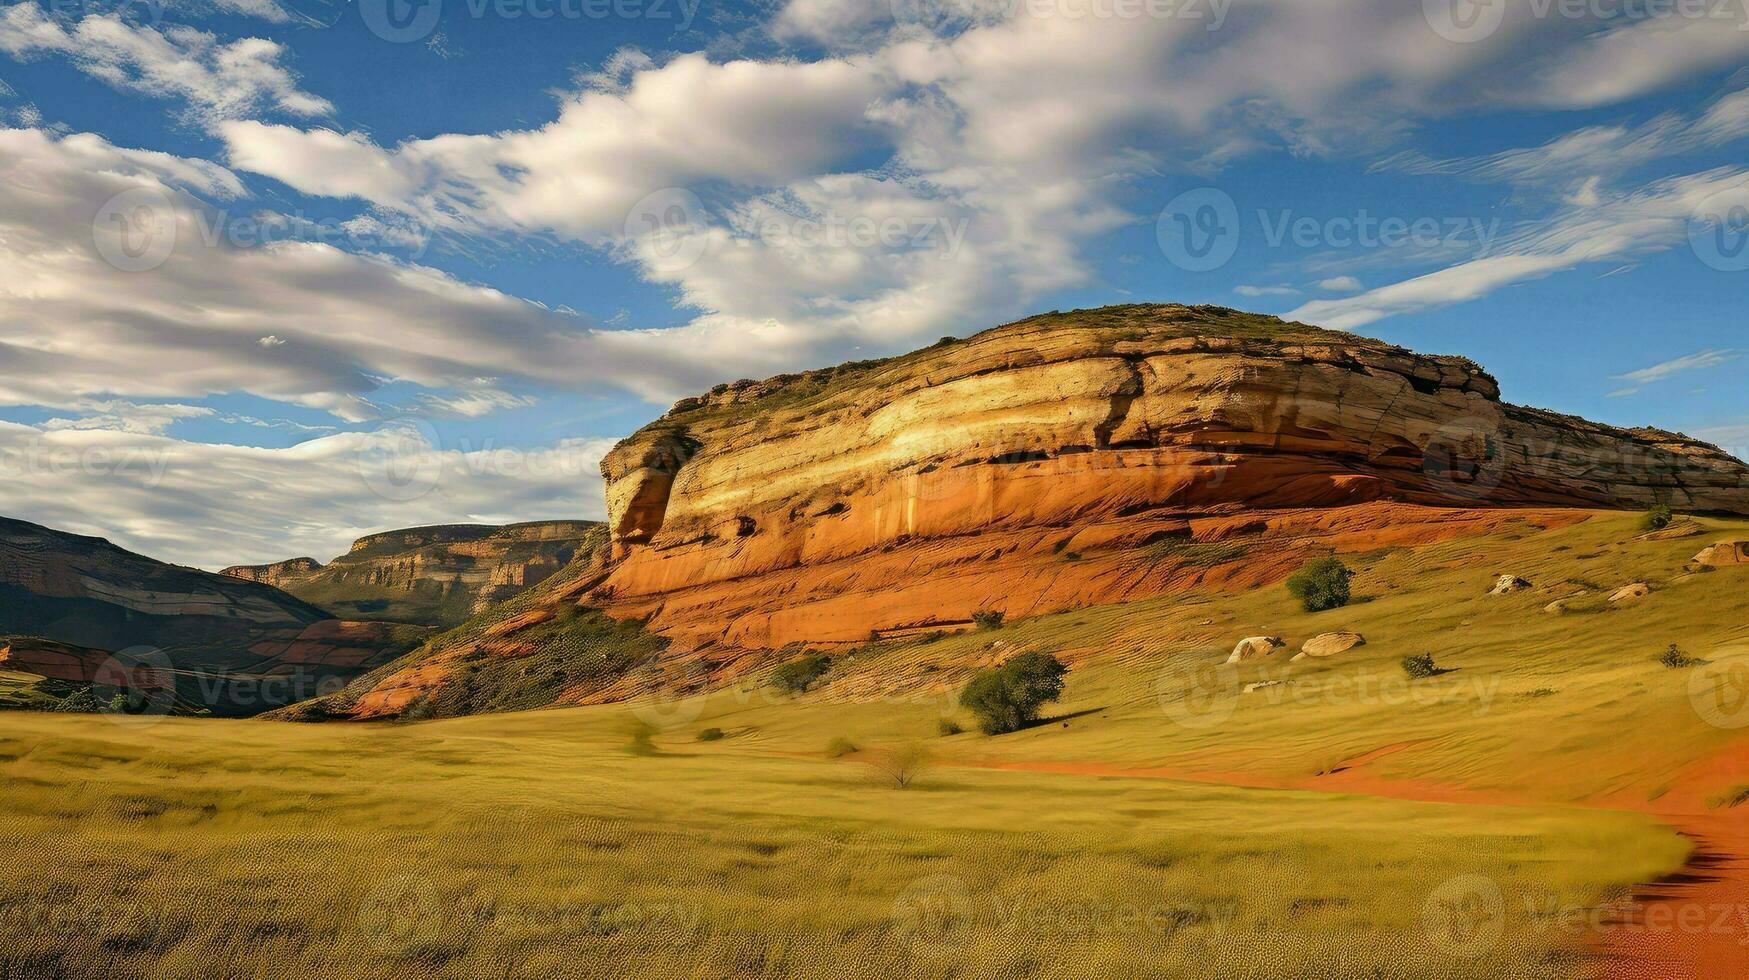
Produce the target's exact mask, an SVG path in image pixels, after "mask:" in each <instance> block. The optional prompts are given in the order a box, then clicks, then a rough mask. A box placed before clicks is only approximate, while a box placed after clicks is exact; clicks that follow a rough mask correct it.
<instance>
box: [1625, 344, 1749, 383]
mask: <svg viewBox="0 0 1749 980" xmlns="http://www.w3.org/2000/svg"><path fill="white" fill-rule="evenodd" d="M1739 356H1740V354H1739V352H1738V351H1734V350H1706V351H1701V352H1700V353H1698V354H1689V355H1688V356H1686V357H1678V358H1674V359H1672V360H1668V361H1664V362H1662V363H1659V364H1654V365H1652V366H1651V367H1647V368H1641V369H1640V370H1638V371H1629V372H1628V373H1626V374H1618V375H1616V376H1615V378H1616V380H1618V381H1632V382H1633V383H1634V384H1636V385H1644V384H1651V383H1652V382H1654V381H1663V380H1664V379H1665V378H1668V377H1670V376H1671V375H1675V374H1682V373H1684V372H1687V371H1702V370H1705V369H1707V368H1712V367H1718V366H1719V365H1721V364H1729V363H1730V362H1732V361H1734V360H1736V359H1737V358H1738V357H1739Z"/></svg>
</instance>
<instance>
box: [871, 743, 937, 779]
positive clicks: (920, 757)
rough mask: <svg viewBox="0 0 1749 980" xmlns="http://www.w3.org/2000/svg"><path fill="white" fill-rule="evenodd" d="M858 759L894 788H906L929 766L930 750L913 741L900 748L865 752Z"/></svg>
mask: <svg viewBox="0 0 1749 980" xmlns="http://www.w3.org/2000/svg"><path fill="white" fill-rule="evenodd" d="M858 761H860V762H862V763H863V764H864V765H866V766H868V767H869V768H870V769H873V770H874V771H875V772H876V773H878V774H879V775H880V777H881V779H882V781H884V782H886V783H887V784H888V785H890V786H892V787H893V788H894V789H904V788H905V787H907V786H910V785H911V784H912V783H914V782H916V781H917V777H919V776H921V775H923V771H924V770H925V769H927V768H929V750H927V749H925V748H924V747H923V746H921V745H918V744H917V743H915V742H912V743H907V744H905V745H901V746H899V747H898V748H891V749H875V750H872V751H869V752H865V753H863V755H862V757H861V758H860V759H859V760H858Z"/></svg>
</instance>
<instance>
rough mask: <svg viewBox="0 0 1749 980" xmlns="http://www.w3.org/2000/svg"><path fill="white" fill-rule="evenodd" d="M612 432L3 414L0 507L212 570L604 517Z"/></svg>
mask: <svg viewBox="0 0 1749 980" xmlns="http://www.w3.org/2000/svg"><path fill="white" fill-rule="evenodd" d="M611 445H612V440H605V439H591V440H574V441H567V442H562V443H560V444H558V445H555V446H550V447H546V448H540V449H534V450H526V451H525V450H511V449H507V448H494V447H491V446H488V445H476V446H468V445H457V446H438V445H436V444H435V443H434V442H432V441H431V440H430V439H429V438H428V437H427V436H424V435H421V432H420V430H418V429H409V430H402V431H396V432H393V433H377V434H361V433H342V434H337V435H330V436H324V437H321V438H317V439H312V440H309V441H307V442H303V443H301V444H299V445H296V446H292V447H290V448H285V449H257V448H252V447H247V446H230V445H214V444H203V443H191V442H184V441H180V440H176V439H170V438H166V437H163V436H157V435H151V434H144V433H138V432H117V431H102V430H78V431H73V430H63V431H47V430H43V429H38V428H33V427H31V426H23V425H14V424H11V423H6V422H0V514H5V515H6V516H8V517H15V518H20V519H23V520H28V521H34V522H36V523H39V524H45V525H48V526H50V527H55V528H59V529H61V530H66V531H72V532H74V533H81V534H95V535H101V536H103V537H106V538H109V539H110V540H111V541H113V542H114V543H116V544H118V545H120V546H122V547H124V548H129V549H131V550H134V551H138V552H141V553H143V554H146V555H149V556H151V557H153V558H157V559H160V560H163V561H170V562H176V563H179V564H186V565H194V566H198V567H203V568H209V569H216V568H221V567H224V566H226V565H230V564H244V563H249V564H253V563H259V562H267V561H275V560H278V559H281V558H290V557H295V556H298V555H311V556H314V557H316V558H318V559H322V560H326V559H327V558H329V557H332V556H334V555H338V554H343V553H344V552H345V551H346V548H347V546H348V545H349V544H350V543H351V541H352V539H353V538H356V537H358V536H360V535H362V534H366V533H370V532H373V531H380V530H386V529H389V528H397V527H410V526H414V525H420V524H442V523H454V522H467V521H478V522H481V523H500V522H508V521H512V520H543V519H560V518H591V517H594V518H599V517H600V516H601V514H602V486H601V475H600V471H599V469H598V467H599V463H600V459H601V456H602V455H603V454H604V453H605V452H606V451H607V449H608V448H610V447H611Z"/></svg>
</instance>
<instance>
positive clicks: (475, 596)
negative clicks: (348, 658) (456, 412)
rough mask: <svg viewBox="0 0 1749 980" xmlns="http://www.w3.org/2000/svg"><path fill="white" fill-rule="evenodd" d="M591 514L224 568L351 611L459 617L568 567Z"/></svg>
mask: <svg viewBox="0 0 1749 980" xmlns="http://www.w3.org/2000/svg"><path fill="white" fill-rule="evenodd" d="M597 527H599V525H598V524H596V523H594V522H591V521H535V522H531V523H526V524H509V525H502V526H499V525H490V524H443V525H435V526H431V527H414V528H405V529H401V530H395V531H384V532H381V533H378V534H370V535H366V536H364V537H362V538H359V539H358V540H357V541H354V542H353V543H352V547H351V549H350V550H348V551H347V553H346V554H344V555H341V556H340V557H338V558H336V559H334V560H333V561H332V562H330V563H329V564H327V565H323V564H322V563H320V562H318V561H316V560H315V559H313V558H292V559H289V560H286V561H281V562H274V563H273V564H271V565H234V566H232V567H230V568H227V569H225V570H224V571H222V572H221V573H220V574H222V575H229V576H231V577H232V578H239V579H244V580H247V581H251V582H263V583H266V584H268V585H272V586H274V587H276V588H279V589H283V590H285V591H286V592H289V593H291V594H292V595H295V596H297V597H298V598H300V599H303V600H305V601H307V602H310V603H313V604H315V605H317V606H320V607H322V608H323V609H325V610H327V611H329V612H331V613H333V614H335V615H337V616H344V617H348V618H358V619H375V620H387V621H392V622H398V623H410V624H415V625H421V626H443V627H449V626H455V625H458V624H459V623H461V622H462V621H463V620H466V619H467V618H468V617H470V616H473V615H475V614H476V613H479V612H480V611H482V610H484V609H487V608H489V607H490V606H492V605H494V604H496V603H500V602H503V601H504V600H506V599H509V598H512V597H513V596H516V595H518V594H520V593H521V592H522V591H523V590H524V589H527V588H528V587H530V586H532V585H536V584H538V583H540V582H542V581H544V580H545V579H546V577H547V576H549V575H552V574H553V573H554V572H557V571H558V570H559V569H561V568H563V567H564V566H565V564H566V563H567V562H569V561H570V560H571V558H572V557H573V556H574V555H575V554H576V553H577V548H578V546H579V544H580V543H581V542H582V541H583V540H584V539H585V538H586V537H588V536H589V535H590V533H591V532H592V531H593V530H594V529H595V528H597Z"/></svg>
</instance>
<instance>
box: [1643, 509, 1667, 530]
mask: <svg viewBox="0 0 1749 980" xmlns="http://www.w3.org/2000/svg"><path fill="white" fill-rule="evenodd" d="M1672 520H1674V516H1673V515H1672V514H1671V513H1670V508H1669V507H1667V506H1665V505H1663V504H1659V505H1657V506H1656V507H1653V508H1652V509H1651V510H1649V511H1646V514H1645V516H1644V517H1641V518H1640V526H1641V527H1642V528H1645V529H1646V530H1648V531H1662V530H1664V529H1665V528H1667V527H1669V526H1670V522H1671V521H1672Z"/></svg>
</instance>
